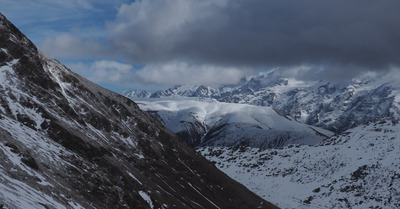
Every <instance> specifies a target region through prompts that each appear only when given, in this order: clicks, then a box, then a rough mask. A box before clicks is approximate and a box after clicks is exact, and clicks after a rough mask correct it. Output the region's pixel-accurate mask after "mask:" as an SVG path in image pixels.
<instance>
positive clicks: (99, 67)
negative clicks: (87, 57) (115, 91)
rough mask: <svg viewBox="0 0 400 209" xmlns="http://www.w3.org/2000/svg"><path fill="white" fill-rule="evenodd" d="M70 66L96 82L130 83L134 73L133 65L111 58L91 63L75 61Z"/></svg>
mask: <svg viewBox="0 0 400 209" xmlns="http://www.w3.org/2000/svg"><path fill="white" fill-rule="evenodd" d="M68 67H70V68H71V69H72V70H73V71H75V72H77V73H79V74H81V75H82V76H84V77H86V78H87V79H89V80H91V81H93V82H95V83H108V84H114V85H124V84H126V83H129V81H130V80H131V78H132V77H133V74H134V71H133V69H134V68H133V66H132V65H129V64H125V63H120V62H117V61H110V60H100V61H95V62H93V63H90V64H84V63H73V64H69V65H68Z"/></svg>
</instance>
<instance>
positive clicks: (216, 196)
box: [0, 14, 275, 209]
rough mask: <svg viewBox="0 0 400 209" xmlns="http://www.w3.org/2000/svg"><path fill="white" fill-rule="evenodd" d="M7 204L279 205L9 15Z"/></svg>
mask: <svg viewBox="0 0 400 209" xmlns="http://www.w3.org/2000/svg"><path fill="white" fill-rule="evenodd" d="M0 205H1V206H0V208H6V209H14V208H21V209H22V208H23V209H25V208H51V209H53V208H57V209H58V208H68V209H69V208H88V209H90V208H135V209H136V208H199V209H200V208H257V207H260V208H275V207H274V206H273V205H271V204H269V203H268V202H266V201H265V200H263V199H261V198H260V197H258V196H257V195H255V194H254V193H252V192H250V191H249V190H247V189H246V188H245V187H243V186H242V185H240V184H238V183H237V182H235V181H234V180H232V179H230V178H229V177H228V176H226V175H225V174H223V173H222V172H221V171H219V170H218V169H217V168H215V167H214V166H213V165H212V164H210V163H209V162H208V161H207V160H206V159H204V158H203V157H202V156H201V155H199V154H197V153H196V152H195V151H194V150H192V149H191V148H190V147H188V146H187V145H186V144H184V143H182V142H181V140H180V139H179V138H178V137H177V136H176V135H174V134H173V133H172V132H170V131H169V130H168V129H167V128H165V127H164V126H162V125H161V124H160V123H159V122H158V121H157V120H155V119H154V118H153V117H151V116H150V115H149V114H147V113H145V112H143V111H141V110H140V109H139V107H138V106H137V105H136V104H135V103H134V102H132V101H131V100H129V99H127V98H125V97H123V96H121V95H118V94H116V93H113V92H110V91H108V90H106V89H103V88H101V87H99V86H97V85H95V84H93V83H91V82H89V81H88V80H86V79H84V78H82V77H81V76H79V75H76V74H75V73H73V72H71V71H70V70H69V69H67V68H66V67H65V66H64V65H62V64H61V63H59V62H57V61H56V60H54V59H52V58H49V57H48V56H46V55H45V54H43V53H41V52H39V51H38V50H37V48H36V47H35V46H34V45H33V44H32V43H31V42H30V41H29V40H28V39H27V38H26V37H25V36H24V35H23V34H22V33H21V32H20V31H19V30H18V29H17V28H15V26H13V25H12V24H11V23H10V22H9V21H8V20H7V19H6V18H5V17H4V16H3V15H1V14H0Z"/></svg>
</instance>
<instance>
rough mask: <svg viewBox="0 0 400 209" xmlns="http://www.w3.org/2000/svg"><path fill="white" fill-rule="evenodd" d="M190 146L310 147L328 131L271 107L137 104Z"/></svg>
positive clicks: (214, 103)
mask: <svg viewBox="0 0 400 209" xmlns="http://www.w3.org/2000/svg"><path fill="white" fill-rule="evenodd" d="M137 102H138V105H139V107H140V108H141V109H142V110H145V111H148V112H151V113H152V114H153V115H155V116H156V117H157V118H158V119H159V120H160V121H161V122H162V123H163V124H165V125H166V126H167V127H168V128H169V129H170V130H172V131H173V132H174V133H177V134H178V135H179V136H181V137H182V138H183V139H184V140H186V141H187V142H188V143H189V144H191V145H193V146H207V145H208V146H236V145H245V146H250V147H257V148H273V147H282V146H286V145H289V144H308V145H314V144H317V143H319V142H321V141H322V140H323V139H324V138H326V137H327V136H330V135H332V133H331V132H329V131H326V130H323V129H320V128H317V127H312V126H309V125H305V124H302V123H299V122H297V121H294V120H292V119H291V118H288V117H284V116H283V115H280V114H278V113H277V112H276V111H275V110H274V109H272V108H271V107H260V106H253V105H246V104H234V103H223V102H218V101H216V100H211V99H200V100H199V99H198V100H195V99H194V98H176V99H173V98H168V99H147V100H142V101H137Z"/></svg>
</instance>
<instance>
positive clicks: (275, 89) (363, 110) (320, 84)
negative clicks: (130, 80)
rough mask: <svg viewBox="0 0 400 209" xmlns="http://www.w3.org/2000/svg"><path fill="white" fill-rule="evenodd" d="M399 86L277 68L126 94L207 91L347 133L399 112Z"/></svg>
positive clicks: (135, 97)
mask: <svg viewBox="0 0 400 209" xmlns="http://www.w3.org/2000/svg"><path fill="white" fill-rule="evenodd" d="M399 92H400V86H399V85H398V82H397V81H393V79H392V78H389V79H387V78H385V79H382V77H373V76H359V77H355V78H354V79H352V80H350V81H347V82H333V81H303V80H297V79H294V78H290V77H287V76H286V77H285V76H284V75H282V73H281V72H280V70H273V71H271V72H268V73H263V74H260V75H258V76H254V77H250V78H248V79H243V80H242V81H241V82H240V83H239V84H237V85H232V86H221V87H219V88H211V87H206V86H175V87H173V88H170V89H167V90H163V91H157V92H155V93H152V94H150V93H145V92H140V94H138V93H135V92H134V91H124V92H123V93H122V94H123V95H126V96H129V97H130V98H132V99H133V100H138V99H139V100H140V99H142V98H143V97H145V98H170V97H177V96H178V97H202V98H204V97H206V98H213V99H216V100H218V101H221V102H229V103H242V104H251V105H257V106H268V107H273V108H274V109H276V110H279V111H280V112H282V113H283V114H285V115H287V116H290V117H292V118H294V119H295V120H297V121H299V122H302V123H306V124H309V125H313V126H318V127H321V128H324V129H327V130H330V131H333V132H336V133H342V132H344V131H346V130H347V129H350V128H353V127H356V126H358V125H361V124H364V123H366V122H369V121H374V120H377V119H379V118H384V117H397V116H399V115H400V114H399V112H400V111H399V105H398V102H399V101H400V98H398V95H399Z"/></svg>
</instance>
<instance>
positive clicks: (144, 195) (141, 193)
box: [139, 190, 154, 209]
mask: <svg viewBox="0 0 400 209" xmlns="http://www.w3.org/2000/svg"><path fill="white" fill-rule="evenodd" d="M139 195H140V196H141V197H142V198H143V199H144V200H145V201H146V202H147V203H148V204H149V206H150V208H151V209H153V208H154V205H153V202H152V201H151V198H150V196H149V195H148V194H147V193H146V192H144V191H142V190H140V191H139Z"/></svg>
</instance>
